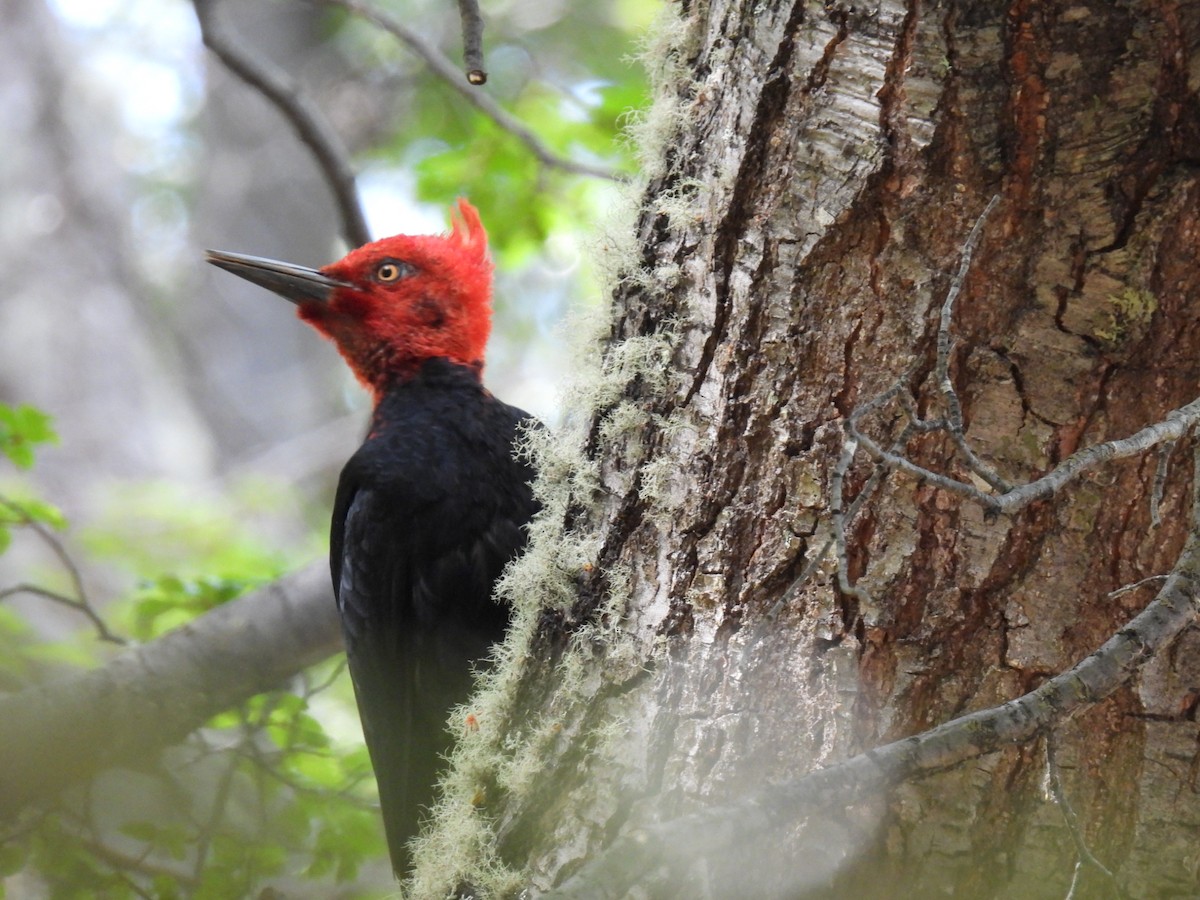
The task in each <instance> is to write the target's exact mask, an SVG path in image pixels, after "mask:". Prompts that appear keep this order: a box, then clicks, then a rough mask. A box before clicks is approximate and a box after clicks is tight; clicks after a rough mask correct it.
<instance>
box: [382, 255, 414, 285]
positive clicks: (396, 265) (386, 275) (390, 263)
mask: <svg viewBox="0 0 1200 900" xmlns="http://www.w3.org/2000/svg"><path fill="white" fill-rule="evenodd" d="M410 274H412V266H410V265H409V264H408V263H403V262H400V261H398V260H394V259H389V260H387V261H385V262H381V263H380V264H379V265H378V267H376V269H375V280H376V281H379V282H382V283H383V284H391V283H392V282H393V281H399V280H400V279H401V278H403V277H404V276H405V275H410Z"/></svg>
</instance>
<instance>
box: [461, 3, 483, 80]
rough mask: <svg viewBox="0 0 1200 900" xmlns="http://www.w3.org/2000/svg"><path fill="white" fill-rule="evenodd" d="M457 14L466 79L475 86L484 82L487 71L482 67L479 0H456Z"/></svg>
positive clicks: (481, 17)
mask: <svg viewBox="0 0 1200 900" xmlns="http://www.w3.org/2000/svg"><path fill="white" fill-rule="evenodd" d="M458 14H459V16H460V17H461V18H462V33H463V63H464V64H465V65H466V67H467V81H469V82H470V83H471V84H473V85H476V86H479V85H481V84H485V83H486V82H487V72H486V71H485V70H484V68H483V16H482V15H481V14H480V12H479V0H458Z"/></svg>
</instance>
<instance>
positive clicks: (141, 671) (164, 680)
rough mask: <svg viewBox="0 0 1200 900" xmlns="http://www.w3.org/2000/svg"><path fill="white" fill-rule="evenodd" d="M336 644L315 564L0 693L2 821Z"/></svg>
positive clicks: (189, 727) (138, 753)
mask: <svg viewBox="0 0 1200 900" xmlns="http://www.w3.org/2000/svg"><path fill="white" fill-rule="evenodd" d="M340 645H341V633H340V628H339V625H338V619H337V612H336V609H335V607H334V604H333V601H332V599H331V591H330V587H329V575H328V570H327V569H326V567H325V565H324V564H321V563H315V564H313V565H312V566H309V567H308V568H306V569H303V570H301V571H299V572H296V573H294V574H292V575H289V576H287V577H286V578H283V579H281V580H279V581H277V582H275V583H273V584H270V585H267V586H266V587H263V588H261V589H259V590H257V591H254V592H253V593H251V594H248V595H247V596H245V597H241V598H239V599H237V600H232V601H230V602H229V603H226V604H224V605H223V606H220V607H218V608H216V609H214V610H212V611H211V612H209V613H207V614H205V615H203V616H201V617H200V618H198V619H196V620H194V621H192V622H190V623H188V624H187V625H185V626H183V627H182V628H179V629H177V630H175V631H173V632H171V633H170V634H168V635H166V636H165V637H162V638H160V639H158V640H156V641H154V642H152V643H149V644H145V645H143V646H140V647H137V648H134V649H130V650H127V651H125V652H124V653H122V654H121V655H120V656H118V657H116V658H115V659H114V660H112V662H110V663H108V664H107V665H105V666H102V667H101V668H99V669H94V670H91V671H88V672H85V673H83V674H80V675H74V676H71V677H67V678H63V679H61V680H59V681H55V682H51V683H49V684H44V685H39V686H37V687H34V688H30V689H28V690H25V691H21V692H20V693H16V694H9V695H7V696H4V697H0V722H3V723H4V727H3V729H0V821H3V820H6V819H11V818H12V817H13V816H15V815H16V814H17V813H18V812H19V811H20V810H21V809H22V808H23V807H25V806H27V805H28V804H30V803H33V802H36V801H39V800H43V799H46V798H49V797H52V796H54V795H56V794H57V793H59V792H60V791H62V790H63V789H64V788H66V787H69V786H70V785H72V784H74V783H77V782H80V781H83V780H85V779H87V778H89V777H90V776H91V775H93V774H95V773H96V772H98V771H100V770H101V769H104V768H107V767H109V766H114V765H119V764H122V763H130V762H139V761H144V760H145V759H146V758H147V757H148V756H151V755H152V754H154V753H156V752H157V751H159V750H161V749H162V748H164V747H167V746H169V745H171V744H173V743H176V742H178V741H179V740H181V739H182V738H183V737H184V736H185V735H187V734H188V733H190V732H191V731H193V730H195V729H196V728H198V727H200V726H201V725H203V724H204V723H205V722H206V721H207V720H208V719H209V718H211V717H212V716H213V715H215V714H216V713H218V712H221V711H222V710H225V709H228V708H229V707H231V706H234V705H236V704H237V703H240V702H241V701H243V700H245V699H247V698H249V697H252V696H254V695H255V694H259V693H262V692H263V691H267V690H272V689H275V688H278V687H280V686H281V685H283V683H284V682H286V681H287V679H288V678H290V677H291V676H293V675H294V674H296V673H297V672H298V671H300V670H301V669H303V668H305V667H306V666H309V665H312V664H313V663H316V662H319V661H320V660H322V659H324V658H326V657H327V656H330V655H331V654H333V653H335V652H336V651H337V650H338V649H339V647H340Z"/></svg>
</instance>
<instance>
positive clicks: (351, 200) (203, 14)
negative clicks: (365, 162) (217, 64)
mask: <svg viewBox="0 0 1200 900" xmlns="http://www.w3.org/2000/svg"><path fill="white" fill-rule="evenodd" d="M192 2H193V5H194V6H195V8H196V19H197V20H198V21H199V23H200V35H201V37H202V38H203V40H204V46H206V47H208V49H209V50H211V51H212V52H213V53H214V54H216V56H217V58H218V59H220V60H221V62H222V63H224V64H225V67H226V68H227V69H229V71H231V72H232V73H233V74H234V75H236V76H237V77H238V78H240V79H242V81H244V82H246V84H248V85H250V87H252V88H254V89H255V90H256V91H258V92H259V93H260V94H262V95H263V96H264V97H266V98H267V100H269V101H270V102H271V103H272V104H274V106H275V108H276V109H278V110H279V111H280V112H281V113H282V114H283V116H284V118H285V119H287V120H288V122H289V123H291V126H292V128H293V129H295V132H296V134H297V135H298V136H299V138H300V140H301V141H302V142H303V143H304V145H305V146H306V147H308V149H309V150H311V151H312V154H313V156H314V157H316V160H317V165H318V166H319V167H320V169H321V173H322V175H324V177H325V182H326V183H327V184H328V185H329V189H330V190H331V191H332V192H333V196H334V200H335V201H336V203H337V207H338V213H339V214H340V216H341V219H342V235H343V236H344V237H345V239H346V242H347V243H348V244H349V245H350V246H351V247H359V246H361V245H363V244H366V243H368V242H370V240H371V232H370V229H368V228H367V219H366V216H365V215H364V214H363V211H362V206H361V204H360V203H359V199H358V189H357V187H356V186H355V182H354V170H353V168H352V167H351V165H350V154H349V153H348V152H347V150H346V148H345V146H343V144H342V141H341V139H340V138H339V137H338V135H337V132H335V131H334V130H333V127H332V126H331V125H330V124H329V122H328V120H326V118H325V116H324V115H323V114H322V113H321V110H320V109H319V108H318V107H317V106H316V104H314V103H313V102H312V101H311V100H309V99H308V97H307V96H306V95H305V94H304V93H303V92H302V91H301V89H300V85H299V84H297V83H296V81H295V79H293V78H292V77H291V76H290V75H289V74H288V73H287V72H285V71H284V70H283V69H281V68H279V67H278V66H275V65H273V64H272V63H271V62H269V61H268V60H267V59H265V58H264V57H262V56H255V55H254V54H251V53H250V52H248V51H247V50H246V49H245V48H244V47H242V46H241V45H240V44H239V43H238V41H237V39H236V38H234V37H233V35H231V34H230V33H229V32H228V31H227V30H226V29H225V28H224V27H223V25H222V24H221V22H220V19H219V17H218V16H217V13H216V10H215V9H214V0H192Z"/></svg>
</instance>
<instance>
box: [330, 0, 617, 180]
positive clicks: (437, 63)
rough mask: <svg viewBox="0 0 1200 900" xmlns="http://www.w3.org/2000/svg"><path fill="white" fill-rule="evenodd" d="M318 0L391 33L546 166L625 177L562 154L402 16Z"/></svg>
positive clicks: (352, 2)
mask: <svg viewBox="0 0 1200 900" xmlns="http://www.w3.org/2000/svg"><path fill="white" fill-rule="evenodd" d="M318 2H321V3H324V4H326V5H328V6H340V7H342V8H343V9H347V10H349V11H350V12H352V13H354V14H355V15H357V16H360V17H362V18H364V19H366V20H367V21H368V22H371V23H373V24H375V25H376V26H378V27H379V28H382V29H383V30H384V31H386V32H388V33H389V34H391V35H392V36H393V37H395V38H396V39H397V40H398V41H400V42H401V43H403V44H404V45H406V46H407V47H408V48H409V49H410V50H411V51H412V52H413V53H415V54H416V55H417V56H419V57H420V58H421V59H423V60H424V61H425V64H426V65H427V66H428V67H429V69H430V71H432V72H433V74H434V75H436V76H437V77H438V78H440V79H441V80H442V81H444V82H445V83H446V84H448V85H450V87H452V88H454V90H456V91H458V93H459V94H461V95H462V96H463V98H465V99H466V101H467V102H468V103H470V104H471V105H472V106H474V107H475V108H476V109H477V110H479V111H480V112H481V113H483V114H484V115H485V116H487V117H488V118H489V119H491V120H492V121H493V122H495V123H496V125H497V126H498V127H500V128H501V129H502V130H504V131H507V132H508V133H509V134H511V135H513V137H515V138H517V140H519V141H521V143H523V144H524V145H525V146H526V148H527V149H528V150H529V152H530V153H532V154H533V155H534V157H535V158H536V159H537V160H538V162H540V163H541V164H542V165H544V166H549V167H551V168H555V169H561V170H562V171H564V172H570V173H572V174H574V175H588V176H590V177H592V178H605V179H608V180H609V181H621V180H623V178H622V176H621V175H620V174H619V173H617V172H615V171H613V170H612V169H609V168H606V167H604V166H593V165H589V164H588V163H582V162H576V161H575V160H573V159H567V158H566V157H564V156H559V155H558V154H557V153H555V152H554V151H553V150H551V149H550V148H549V147H547V146H546V145H545V144H544V143H542V140H541V138H539V137H538V136H537V135H536V134H534V133H533V132H532V131H530V130H529V128H528V127H527V126H526V125H525V124H524V123H523V122H522V121H520V120H519V119H517V118H516V117H515V116H513V115H511V114H510V113H509V112H508V111H507V110H506V109H504V107H502V106H500V104H498V103H497V102H496V101H495V100H493V99H492V98H491V97H490V96H488V95H487V94H485V93H484V92H483V91H474V90H471V87H470V85H469V84H467V83H466V81H465V80H464V79H463V77H462V73H461V72H460V71H459V70H458V67H457V66H455V65H454V63H452V62H451V61H450V60H449V59H447V58H446V56H445V55H444V54H443V53H442V52H441V51H440V50H438V49H437V48H436V47H434V46H432V45H431V44H429V43H428V42H426V41H425V40H424V39H423V38H421V36H420V35H418V34H417V33H416V32H415V31H413V30H412V29H411V28H409V27H408V26H407V25H405V24H404V23H402V22H400V21H399V20H398V19H395V18H393V17H392V16H389V15H388V14H387V13H384V12H381V11H380V10H377V9H375V8H374V7H371V6H368V5H367V4H365V3H362V2H360V0H318Z"/></svg>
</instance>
